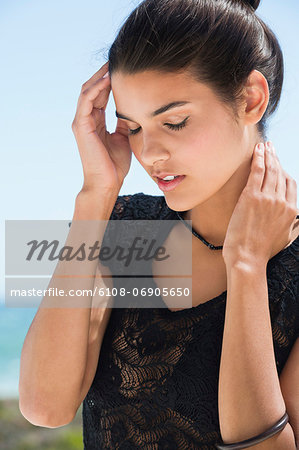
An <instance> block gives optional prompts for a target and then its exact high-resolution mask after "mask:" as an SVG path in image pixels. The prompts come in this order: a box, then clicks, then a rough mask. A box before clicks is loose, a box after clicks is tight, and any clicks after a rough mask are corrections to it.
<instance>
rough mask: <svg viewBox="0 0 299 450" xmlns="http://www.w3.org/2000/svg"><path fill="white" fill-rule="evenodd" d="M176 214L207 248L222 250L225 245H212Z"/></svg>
mask: <svg viewBox="0 0 299 450" xmlns="http://www.w3.org/2000/svg"><path fill="white" fill-rule="evenodd" d="M176 214H177V216H178V218H179V219H180V220H181V221H182V222H183V224H184V225H185V226H186V227H187V228H188V229H189V230H190V231H191V232H192V234H194V236H196V237H197V238H198V239H200V240H201V241H202V242H203V243H204V244H205V245H206V246H207V247H209V248H210V249H211V250H222V249H223V245H218V246H215V245H213V244H210V243H209V242H208V241H206V240H205V239H204V238H203V237H202V236H201V235H200V234H198V233H196V231H195V230H193V228H192V227H191V226H190V225H189V224H188V223H187V222H186V221H185V220H184V219H183V218H182V217H181V216H180V214H179V212H178V211H176ZM296 219H299V215H297V216H296Z"/></svg>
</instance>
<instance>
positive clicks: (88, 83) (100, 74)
mask: <svg viewBox="0 0 299 450" xmlns="http://www.w3.org/2000/svg"><path fill="white" fill-rule="evenodd" d="M108 67H109V61H107V62H106V63H105V64H104V65H103V66H102V67H101V68H100V69H99V70H98V71H97V72H95V73H94V74H93V76H92V77H90V78H89V80H87V81H86V82H85V83H83V85H82V88H83V87H84V89H88V88H89V87H90V86H91V85H92V84H93V83H94V82H95V81H97V80H99V79H100V78H102V77H103V76H104V75H105V74H106V73H107V72H108Z"/></svg>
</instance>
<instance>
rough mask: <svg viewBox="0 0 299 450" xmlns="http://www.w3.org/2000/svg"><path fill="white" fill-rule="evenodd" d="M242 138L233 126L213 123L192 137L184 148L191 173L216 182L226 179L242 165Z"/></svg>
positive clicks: (200, 129)
mask: <svg viewBox="0 0 299 450" xmlns="http://www.w3.org/2000/svg"><path fill="white" fill-rule="evenodd" d="M239 141H240V139H239V137H238V135H237V134H236V131H235V130H234V128H233V127H232V123H231V120H230V123H229V124H228V123H226V122H225V121H223V120H222V121H220V122H216V121H215V122H213V123H210V124H207V126H206V127H202V128H198V130H197V131H196V132H194V133H192V134H190V135H189V138H188V142H186V144H187V145H186V146H184V151H185V157H186V161H187V165H188V167H189V168H190V174H191V173H192V174H194V176H195V177H200V178H201V179H204V180H205V181H206V182H207V183H210V182H211V183H212V184H213V183H215V181H216V180H217V179H218V180H219V182H220V183H221V180H223V179H226V178H227V177H229V176H231V174H232V173H233V172H234V171H235V170H236V168H237V167H238V165H239V164H240V157H241V152H240V145H239Z"/></svg>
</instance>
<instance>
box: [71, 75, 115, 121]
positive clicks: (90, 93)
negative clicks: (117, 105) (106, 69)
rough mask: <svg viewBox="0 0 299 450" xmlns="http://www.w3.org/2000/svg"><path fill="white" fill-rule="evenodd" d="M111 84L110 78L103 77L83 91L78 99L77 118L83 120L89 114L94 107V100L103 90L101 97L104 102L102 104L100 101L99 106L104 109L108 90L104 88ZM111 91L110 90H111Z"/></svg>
mask: <svg viewBox="0 0 299 450" xmlns="http://www.w3.org/2000/svg"><path fill="white" fill-rule="evenodd" d="M108 84H110V78H109V77H108V78H101V79H100V80H98V81H96V82H95V83H94V84H93V85H91V86H90V87H89V88H87V89H86V90H84V91H82V92H81V94H80V97H79V100H78V106H77V113H76V116H77V119H78V120H81V119H84V118H85V117H87V116H89V115H90V114H91V112H92V110H93V108H94V101H95V99H96V98H97V97H99V95H100V93H101V91H103V93H102V94H103V95H102V97H101V100H102V104H101V105H100V104H99V102H98V108H99V109H102V108H103V107H104V106H105V105H106V104H107V97H108V92H107V90H104V89H105V88H107V85H108ZM109 91H110V90H109Z"/></svg>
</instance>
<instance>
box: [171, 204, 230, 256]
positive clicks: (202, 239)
mask: <svg viewBox="0 0 299 450" xmlns="http://www.w3.org/2000/svg"><path fill="white" fill-rule="evenodd" d="M176 214H177V216H178V218H179V219H181V221H182V222H183V224H184V225H185V226H186V227H187V228H189V230H190V231H191V232H192V234H194V236H196V237H197V238H198V239H200V240H201V241H202V242H203V243H204V244H205V245H206V246H207V247H209V249H211V250H222V249H223V245H218V246H215V245H213V244H210V243H209V242H208V241H206V240H205V239H204V238H203V237H202V236H201V235H200V234H198V233H196V231H195V230H193V228H192V227H191V226H190V225H189V223H187V222H186V221H185V220H184V219H183V218H182V217H181V216H180V214H179V212H178V211H176Z"/></svg>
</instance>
